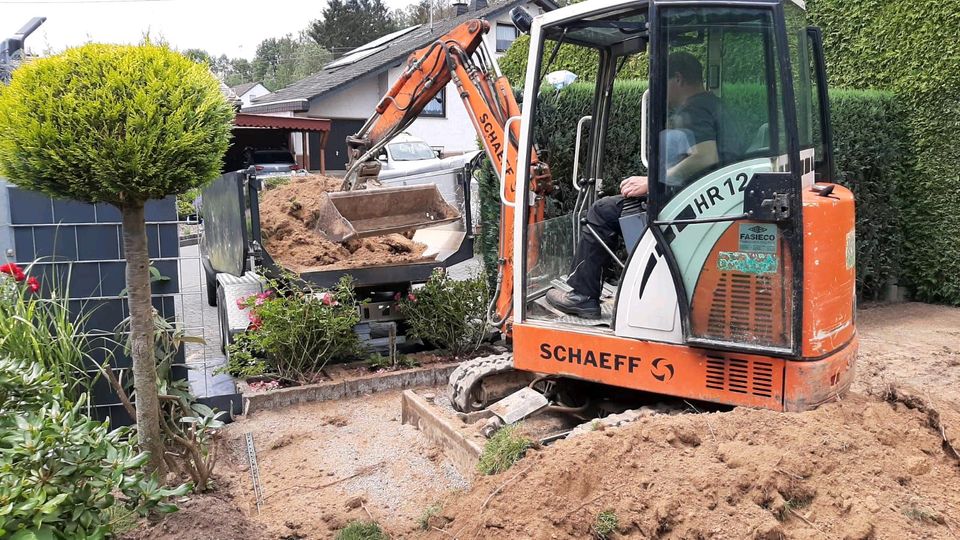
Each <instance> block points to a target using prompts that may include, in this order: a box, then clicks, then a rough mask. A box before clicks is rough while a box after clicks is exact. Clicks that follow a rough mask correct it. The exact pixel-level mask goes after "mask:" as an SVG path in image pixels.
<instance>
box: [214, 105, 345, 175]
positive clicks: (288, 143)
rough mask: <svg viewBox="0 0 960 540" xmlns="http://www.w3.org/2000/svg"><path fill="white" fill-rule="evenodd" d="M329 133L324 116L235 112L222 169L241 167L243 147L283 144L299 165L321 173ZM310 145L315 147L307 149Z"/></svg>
mask: <svg viewBox="0 0 960 540" xmlns="http://www.w3.org/2000/svg"><path fill="white" fill-rule="evenodd" d="M329 136H330V120H327V119H324V118H302V117H292V116H271V115H265V114H248V113H238V114H237V116H236V118H235V119H234V121H233V140H232V141H231V142H230V148H229V149H228V150H227V155H226V157H225V163H224V165H225V166H224V170H226V171H235V170H237V169H241V168H243V150H244V148H247V147H252V148H257V149H269V148H286V149H289V150H290V151H291V152H293V153H294V155H295V156H296V159H297V163H298V164H299V165H300V166H301V167H303V168H304V169H306V170H313V171H317V170H319V171H320V173H321V174H324V173H326V163H325V161H324V155H323V150H324V148H325V147H326V145H327V139H328V138H329ZM311 143H313V144H312V145H311ZM311 148H314V149H318V151H316V152H313V153H311V151H310V149H311Z"/></svg>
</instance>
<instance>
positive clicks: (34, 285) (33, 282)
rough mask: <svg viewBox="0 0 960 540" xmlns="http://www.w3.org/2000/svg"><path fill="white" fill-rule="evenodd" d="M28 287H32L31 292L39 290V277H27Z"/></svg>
mask: <svg viewBox="0 0 960 540" xmlns="http://www.w3.org/2000/svg"><path fill="white" fill-rule="evenodd" d="M27 288H28V289H30V292H33V293H35V292H37V291H39V290H40V282H39V281H37V278H35V277H31V278H29V279H27Z"/></svg>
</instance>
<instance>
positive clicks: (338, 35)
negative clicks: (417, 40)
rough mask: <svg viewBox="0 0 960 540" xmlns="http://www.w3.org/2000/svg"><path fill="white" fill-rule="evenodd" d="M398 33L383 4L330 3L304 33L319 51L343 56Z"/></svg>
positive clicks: (371, 0)
mask: <svg viewBox="0 0 960 540" xmlns="http://www.w3.org/2000/svg"><path fill="white" fill-rule="evenodd" d="M397 29H398V27H397V23H396V21H395V20H394V19H393V17H391V13H390V10H389V9H388V8H387V6H386V4H384V3H383V0H330V1H329V2H327V5H326V6H325V7H324V8H323V12H322V13H321V15H320V18H319V19H317V20H315V21H312V22H311V23H310V24H309V25H308V26H307V29H306V33H307V35H308V36H309V37H310V38H311V39H312V40H313V41H314V42H315V43H317V44H318V45H320V46H321V47H323V48H325V49H327V50H329V51H333V52H334V53H335V54H342V53H344V52H346V51H349V50H350V49H355V48H357V47H359V46H360V45H363V44H365V43H369V42H371V41H373V40H375V39H377V38H378V37H380V36H383V35H385V34H389V33H390V32H393V31H395V30H397Z"/></svg>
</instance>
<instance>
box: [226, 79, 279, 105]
mask: <svg viewBox="0 0 960 540" xmlns="http://www.w3.org/2000/svg"><path fill="white" fill-rule="evenodd" d="M230 89H231V90H233V93H234V94H236V95H237V97H238V98H240V101H241V102H243V106H244V107H249V106H250V105H251V104H252V103H253V100H254V99H256V98H258V97H261V96H265V95H267V94H269V93H270V90H267V87H266V86H264V85H263V84H261V83H259V82H250V83H243V84H238V85H236V86H231V87H230Z"/></svg>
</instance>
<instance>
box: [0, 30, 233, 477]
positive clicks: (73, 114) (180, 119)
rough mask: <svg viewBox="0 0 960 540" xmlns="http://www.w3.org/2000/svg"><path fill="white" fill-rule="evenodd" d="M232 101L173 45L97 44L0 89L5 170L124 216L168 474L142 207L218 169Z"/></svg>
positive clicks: (152, 431) (143, 388)
mask: <svg viewBox="0 0 960 540" xmlns="http://www.w3.org/2000/svg"><path fill="white" fill-rule="evenodd" d="M232 118H233V109H232V108H231V106H230V104H229V103H228V102H227V101H226V99H225V98H224V96H223V95H222V94H221V93H220V87H219V83H218V81H217V80H216V78H215V77H213V76H212V75H211V74H210V70H209V69H208V68H207V67H206V66H204V65H200V64H197V63H195V62H192V61H190V60H189V59H187V58H186V57H184V56H183V55H181V54H179V53H176V52H174V51H171V50H170V49H168V48H165V47H159V46H155V45H151V44H146V45H141V46H119V45H100V44H89V45H84V46H82V47H77V48H75V49H69V50H67V51H66V52H64V53H63V54H60V55H57V56H52V57H49V58H44V59H40V60H36V61H33V62H30V63H29V64H25V65H24V66H22V67H21V68H19V69H18V70H17V71H16V72H14V76H13V81H12V82H11V84H10V86H8V87H6V88H2V89H0V172H2V173H3V174H4V175H5V176H6V177H7V178H9V179H10V180H11V181H13V183H15V184H17V185H20V186H23V187H25V188H27V189H33V190H37V191H41V192H43V193H46V194H49V195H51V196H54V197H60V198H66V199H75V200H80V201H85V202H89V203H100V202H103V203H109V204H112V205H114V206H116V207H117V208H119V209H120V212H121V214H122V216H123V248H124V255H125V257H126V262H127V265H126V282H127V291H128V293H127V302H128V305H129V309H130V321H131V324H130V342H131V347H130V350H131V356H132V358H133V377H134V389H135V392H136V400H137V403H136V420H137V435H138V438H139V442H140V446H141V449H143V450H146V451H149V452H150V460H151V468H152V469H154V470H157V471H161V472H162V471H164V470H165V464H164V460H163V453H164V445H163V438H162V434H161V427H160V416H159V402H158V401H159V398H158V391H157V364H156V358H155V352H154V346H155V327H154V309H153V306H152V304H151V298H150V293H151V288H150V271H149V270H150V258H149V255H148V251H147V232H146V224H145V217H144V205H145V203H146V202H147V201H148V200H150V199H162V198H164V197H166V196H168V195H171V194H174V193H181V192H184V191H186V190H188V189H190V188H193V187H198V186H201V185H203V184H205V183H207V182H208V181H210V180H212V179H213V178H215V177H216V176H217V175H219V174H220V166H221V163H222V160H223V154H224V153H225V152H226V150H227V146H228V144H229V142H230V128H231V120H232Z"/></svg>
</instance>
